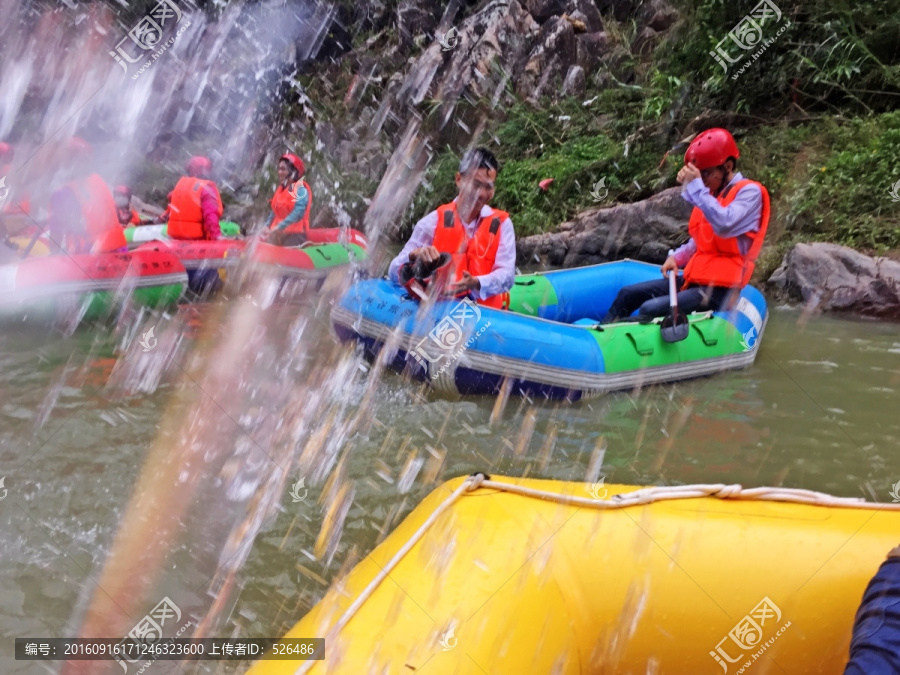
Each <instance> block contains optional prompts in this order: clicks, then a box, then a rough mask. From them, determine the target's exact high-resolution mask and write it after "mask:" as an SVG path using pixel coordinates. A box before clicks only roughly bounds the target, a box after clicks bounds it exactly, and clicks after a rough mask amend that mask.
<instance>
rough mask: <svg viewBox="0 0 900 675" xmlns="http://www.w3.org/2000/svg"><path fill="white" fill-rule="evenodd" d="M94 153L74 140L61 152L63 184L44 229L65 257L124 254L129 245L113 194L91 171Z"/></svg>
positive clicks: (84, 144)
mask: <svg viewBox="0 0 900 675" xmlns="http://www.w3.org/2000/svg"><path fill="white" fill-rule="evenodd" d="M92 163H93V149H92V148H91V146H90V144H89V143H87V142H86V141H84V140H82V139H81V138H78V137H76V136H73V137H71V138H70V139H69V140H68V141H67V143H66V145H65V147H64V149H63V160H62V169H63V173H64V177H65V178H66V179H68V180H67V182H66V184H65V185H64V186H63V187H61V188H60V189H58V190H56V191H55V192H54V193H53V194H51V195H50V212H49V218H48V221H47V227H48V230H49V231H50V235H51V237H54V238H55V239H57V243H59V244H60V245H61V246H62V248H63V249H65V251H66V252H67V253H108V252H112V251H126V250H128V244H127V242H126V241H125V234H124V232H123V231H122V227H121V226H120V225H119V219H118V216H117V215H116V203H115V200H114V199H113V195H112V191H111V190H110V189H109V186H108V185H107V184H106V181H104V180H103V178H101V177H100V175H99V174H97V173H94V172H93V171H92V170H91V165H92Z"/></svg>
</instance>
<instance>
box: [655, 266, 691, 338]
mask: <svg viewBox="0 0 900 675" xmlns="http://www.w3.org/2000/svg"><path fill="white" fill-rule="evenodd" d="M689 330H690V326H689V325H688V320H687V317H686V316H685V315H684V314H681V313H680V312H679V311H678V293H677V291H676V290H675V270H671V271H670V272H669V316H667V317H666V318H665V319H663V322H662V324H660V327H659V332H660V334H661V335H662V339H663V340H665V341H666V342H680V341H681V340H684V339H685V338H686V337H687V336H688V331H689Z"/></svg>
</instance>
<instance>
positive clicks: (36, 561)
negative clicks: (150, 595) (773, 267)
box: [0, 302, 900, 673]
mask: <svg viewBox="0 0 900 675" xmlns="http://www.w3.org/2000/svg"><path fill="white" fill-rule="evenodd" d="M269 311H270V314H269V318H268V319H267V323H266V325H267V326H268V331H269V336H267V337H264V338H263V340H269V339H271V340H274V341H275V342H277V341H278V340H282V341H284V340H288V341H290V340H294V342H296V343H297V346H298V349H299V350H300V352H302V355H303V358H302V362H303V364H305V365H304V366H303V367H300V366H297V367H294V368H292V369H289V371H290V372H284V373H283V377H282V378H281V379H280V381H279V382H276V383H275V384H276V385H277V387H278V389H279V390H280V391H282V392H284V391H287V392H288V393H289V394H290V396H291V397H293V398H294V399H295V400H294V402H295V403H299V404H300V405H301V407H302V406H303V405H304V403H305V402H304V401H303V400H302V397H303V396H308V395H309V392H310V391H314V389H312V388H311V387H312V386H313V384H315V385H316V386H318V385H319V384H321V383H312V384H311V383H310V382H308V381H305V380H304V378H319V379H322V378H323V377H324V376H323V375H322V372H323V371H317V370H314V369H313V370H310V368H309V367H308V366H309V364H315V363H316V362H328V363H329V364H332V363H337V364H338V365H339V367H344V368H346V367H347V366H348V364H349V367H350V369H351V370H352V372H353V373H354V374H353V376H350V375H347V376H346V377H345V378H344V383H345V386H342V387H338V389H337V392H338V395H339V397H340V398H341V401H340V405H342V406H343V407H344V410H343V412H341V413H340V415H339V417H340V418H341V419H345V418H347V417H348V416H351V417H352V415H353V414H355V413H357V412H359V407H360V406H361V405H362V406H364V407H365V411H364V414H363V415H362V416H361V417H363V418H364V420H365V423H364V424H357V425H356V426H355V427H354V428H352V429H351V430H350V431H349V432H348V435H347V437H346V439H345V440H344V441H342V443H341V453H342V460H341V461H339V462H338V463H337V465H336V467H335V465H334V463H333V462H332V464H331V465H329V466H330V467H331V468H330V469H329V470H328V472H327V473H328V474H329V475H332V474H333V473H334V472H335V471H337V472H339V473H340V474H341V482H342V483H343V484H345V485H347V486H348V489H349V493H345V494H344V495H343V499H344V504H345V506H347V505H349V510H348V511H347V512H346V519H345V521H344V522H343V529H342V531H341V530H340V529H338V531H336V532H331V533H330V535H329V537H326V539H328V540H329V541H330V542H331V547H330V548H329V549H328V551H327V554H326V555H324V556H322V555H320V556H316V554H315V553H314V551H315V549H316V540H317V538H318V537H319V536H320V531H321V530H322V525H323V522H324V516H323V512H324V509H325V508H327V507H328V505H329V504H325V505H324V506H323V505H321V504H319V503H318V501H317V500H318V499H319V497H320V495H321V494H322V492H323V490H324V489H326V486H327V480H326V476H324V475H317V474H316V472H315V471H313V470H308V471H307V474H308V476H307V477H306V478H305V485H304V486H303V488H302V489H301V488H297V489H296V493H297V494H298V495H301V496H303V499H302V500H298V501H295V500H294V499H293V498H292V497H291V494H290V488H291V487H292V486H293V484H295V483H296V481H297V478H298V475H297V473H296V472H294V474H293V475H292V476H291V478H290V479H289V480H288V488H287V489H286V490H285V491H284V494H283V496H282V497H280V508H279V511H278V513H277V515H276V516H275V517H274V518H271V519H269V520H268V521H267V522H266V523H265V524H264V525H263V527H262V532H261V533H260V534H259V536H257V537H256V538H255V541H254V543H253V546H252V548H250V549H249V551H248V553H247V557H246V562H245V563H244V564H243V567H242V570H241V572H240V574H239V578H238V580H237V587H238V589H239V593H238V594H236V596H235V597H236V598H237V600H236V605H235V606H234V610H233V611H232V612H230V618H229V619H228V621H227V622H226V623H224V624H222V625H221V627H220V628H219V630H218V631H217V633H216V634H219V635H233V634H234V635H242V636H250V637H269V636H277V635H280V634H282V633H283V632H284V631H285V630H287V629H288V628H289V627H290V626H291V625H293V623H295V622H296V621H297V620H298V619H299V618H300V617H301V616H302V615H303V613H304V612H305V611H306V610H307V609H309V607H311V606H312V605H313V604H314V603H315V602H316V601H317V600H318V599H319V598H321V597H322V595H323V594H324V592H325V590H326V588H327V585H328V583H329V582H330V581H331V580H332V579H334V578H335V576H336V575H338V574H339V573H340V571H341V569H342V567H343V568H344V569H346V568H347V567H349V566H351V565H352V564H354V562H355V561H358V560H359V558H360V556H363V555H365V554H366V553H367V552H369V551H370V550H371V549H372V548H373V547H374V546H375V545H376V544H377V543H378V542H379V541H380V540H381V539H382V538H383V537H384V536H385V535H386V534H387V533H388V532H389V531H390V529H391V528H392V527H393V525H394V524H396V523H397V522H398V520H399V519H401V518H402V517H403V516H404V515H406V514H407V513H408V512H409V511H410V510H411V509H412V508H413V507H414V506H415V505H416V504H417V503H418V502H419V501H420V500H421V499H422V497H423V496H424V495H425V494H427V493H428V492H429V491H430V490H432V489H433V488H434V487H435V486H436V485H437V484H439V483H440V482H441V481H443V480H446V479H449V478H451V477H454V476H459V475H462V474H468V473H471V472H473V471H487V472H491V473H494V474H504V475H513V476H524V475H528V476H533V477H546V478H554V479H561V480H570V481H585V480H588V481H595V480H597V479H598V478H599V477H600V476H602V477H604V479H605V481H606V482H607V483H629V484H638V485H650V484H681V483H701V482H702V483H714V482H726V483H731V482H735V483H741V484H743V485H745V486H758V485H783V486H788V487H796V488H808V489H814V490H821V491H825V492H830V493H832V494H835V495H840V496H854V497H866V498H867V499H869V500H872V501H883V502H884V501H886V502H890V501H891V495H890V492H889V491H890V490H891V487H892V485H893V484H894V483H896V482H898V481H900V455H898V453H897V452H896V448H897V447H898V444H900V415H898V411H897V401H898V397H897V391H898V390H900V331H898V330H897V326H896V325H894V324H886V323H877V322H870V321H860V320H852V319H840V318H831V317H814V318H810V319H807V318H805V317H802V316H801V314H800V313H799V312H798V311H796V310H793V309H789V308H775V309H774V310H773V311H772V313H771V316H770V320H769V323H768V327H767V330H766V333H765V336H764V339H763V342H762V346H761V350H760V353H759V357H758V359H757V361H756V364H755V365H754V366H752V367H751V368H749V369H746V370H744V371H739V372H731V373H724V374H720V375H717V376H714V377H709V378H705V379H700V380H695V381H689V382H683V383H679V384H674V385H667V386H657V387H650V388H646V389H643V390H641V391H633V392H624V393H617V394H613V395H608V396H606V397H603V398H599V399H595V400H592V401H584V402H580V403H577V404H555V403H551V404H548V403H541V402H535V401H525V400H521V399H511V400H510V401H509V402H508V404H507V405H506V407H505V409H503V410H495V401H494V399H489V398H481V399H467V400H446V399H440V398H435V397H434V396H432V395H431V394H430V393H428V392H427V391H425V390H423V389H422V388H421V387H419V386H417V385H415V384H412V383H409V382H407V381H405V380H404V378H403V377H401V376H400V375H397V374H394V373H384V374H382V375H375V374H373V371H372V369H371V366H369V365H365V364H364V362H363V361H362V360H361V359H360V358H359V357H358V356H356V355H353V354H352V350H350V349H345V348H339V347H336V345H335V343H334V340H333V338H332V337H331V336H330V334H329V329H328V321H327V317H328V306H327V303H318V304H316V303H313V302H306V303H301V304H299V305H289V306H284V307H278V308H275V309H271V310H269ZM185 312H187V313H188V314H189V315H190V316H189V317H188V318H187V319H185V318H184V316H181V317H180V318H181V320H182V324H181V325H182V326H188V327H193V332H192V330H187V331H186V332H185V333H184V335H183V339H182V340H181V343H180V344H179V345H177V346H176V347H177V349H175V350H174V351H173V350H170V351H169V352H168V354H170V355H172V354H176V355H180V356H178V358H180V359H183V360H185V363H186V362H187V361H188V360H190V359H191V358H197V354H201V355H202V353H203V351H204V350H207V351H208V350H210V349H212V348H213V347H212V346H210V345H209V344H207V343H205V342H203V341H197V340H196V338H195V336H194V334H195V333H196V330H195V329H196V327H197V326H202V325H203V323H204V322H205V321H206V322H208V321H213V320H218V319H216V316H217V315H216V314H215V312H214V311H213V310H212V309H210V310H203V309H193V308H188V309H187V310H182V311H181V313H180V314H182V315H183V314H184V313H185ZM177 318H179V317H176V319H177ZM298 322H299V323H302V325H303V326H305V329H304V331H303V332H302V335H300V336H299V337H298V332H297V326H298V325H299V323H298ZM163 341H164V340H163V339H161V340H160V342H161V344H162V343H163ZM120 344H121V336H114V335H112V334H111V331H110V330H109V329H100V330H89V329H80V330H78V331H76V332H75V333H74V334H73V335H72V336H70V337H63V336H62V335H60V334H58V333H54V332H52V331H48V330H47V329H45V328H41V327H36V326H28V325H21V326H12V327H4V330H3V333H2V334H0V365H2V367H0V476H6V480H5V487H4V489H5V490H6V496H5V498H3V499H2V501H0V537H2V549H0V569H2V572H3V573H2V575H0V672H3V673H44V672H50V671H48V670H47V669H45V668H44V667H43V666H40V665H38V664H36V663H29V662H16V661H14V660H13V658H12V640H11V638H13V637H27V636H32V637H39V636H40V637H47V636H66V635H71V634H72V631H73V618H72V617H73V616H74V615H75V614H76V613H77V610H78V607H79V605H80V601H79V598H80V597H81V598H83V597H85V594H86V593H88V592H89V591H93V590H94V589H95V584H96V583H97V582H98V580H99V579H100V566H101V565H102V563H103V560H104V558H105V557H106V555H107V552H108V551H109V550H110V547H111V546H112V541H113V537H114V535H115V533H116V529H117V527H118V525H119V522H120V518H121V517H122V515H123V513H124V512H125V509H126V507H127V505H128V503H129V501H130V499H131V498H132V496H133V494H134V491H135V485H136V484H137V483H138V481H139V476H140V474H141V471H142V467H143V466H144V464H145V460H146V459H147V457H148V455H149V454H150V451H151V447H153V445H154V442H157V441H158V439H157V437H158V436H159V435H160V433H161V431H160V430H161V427H162V423H163V420H164V418H165V417H166V416H167V415H169V416H171V415H173V414H175V413H174V412H173V411H178V410H179V407H178V406H179V403H178V402H179V400H180V398H182V397H185V396H187V394H188V393H189V392H188V389H189V388H190V387H189V386H187V385H186V384H185V381H184V377H183V376H182V375H181V372H180V370H179V369H177V368H175V369H172V368H170V369H156V370H154V369H152V368H150V369H147V368H144V370H139V371H134V372H137V374H138V375H140V377H141V378H144V379H147V378H149V379H151V380H152V379H154V378H159V383H158V386H155V384H154V386H147V387H145V390H146V391H143V392H142V391H136V390H135V389H136V388H135V387H132V388H131V390H130V393H129V391H128V388H127V387H126V386H124V385H123V384H122V382H123V381H124V380H123V378H122V377H118V379H117V378H116V377H114V378H113V379H112V383H113V385H114V386H111V385H110V375H111V372H112V369H113V366H114V365H115V363H116V361H117V359H118V360H121V354H120V353H119V352H117V345H120ZM279 344H282V343H279ZM132 346H133V345H132ZM257 348H258V346H257V347H254V349H257ZM173 358H174V357H173ZM247 358H248V359H249V358H250V354H249V353H248V354H247ZM336 359H337V360H336ZM336 367H337V366H336ZM134 372H132V375H133V374H134ZM347 372H348V373H349V372H350V370H348V371H347ZM376 377H377V378H378V380H379V381H378V382H377V383H376V382H373V378H376ZM125 379H127V378H125ZM117 383H118V384H117ZM148 391H149V393H147V392H148ZM367 393H368V396H367ZM231 395H232V392H230V391H222V392H218V393H215V392H214V393H213V394H212V396H213V398H216V397H220V398H221V399H222V400H223V401H224V400H225V399H227V398H229V397H230V396H231ZM310 404H311V402H310ZM185 405H188V404H185ZM225 407H227V406H225ZM492 415H493V418H494V419H492ZM232 417H234V418H235V419H236V420H238V422H239V421H240V419H239V416H238V415H234V414H233V415H232ZM44 418H45V419H44ZM41 422H43V423H41ZM238 422H235V424H237V423H238ZM418 460H423V461H421V462H420V461H418ZM420 464H421V470H419V471H418V472H417V473H415V480H414V481H413V482H412V483H410V480H409V478H410V475H411V472H410V467H414V468H415V467H418V466H419V465H420ZM404 476H405V479H404ZM332 487H333V486H332ZM3 494H4V492H3V490H0V495H3ZM331 494H332V495H333V494H334V493H333V492H332V493H331ZM348 495H349V498H348ZM216 500H217V492H216V490H215V489H212V490H207V491H205V492H204V491H200V492H198V493H197V497H196V502H194V503H192V504H191V505H190V509H186V515H185V516H184V522H185V527H186V529H187V532H188V535H187V536H186V537H182V538H181V539H179V540H178V541H177V542H175V543H173V548H174V550H173V552H172V553H171V555H170V556H168V557H167V558H166V559H165V565H164V569H162V570H161V571H160V576H161V577H164V578H165V579H166V580H167V583H168V586H167V587H170V588H176V589H180V592H182V593H186V592H187V590H186V589H191V592H193V593H195V594H196V595H197V596H202V595H203V592H204V589H205V588H206V584H207V583H208V580H209V577H210V573H211V572H212V570H211V569H210V567H209V561H208V560H207V559H206V558H208V555H206V554H204V553H202V552H201V553H196V550H195V549H196V548H198V547H199V546H200V544H198V543H197V542H199V541H202V540H203V537H204V534H203V528H204V527H205V526H206V524H208V523H213V522H214V521H215V520H216V517H217V515H216V514H217V512H218V510H219V507H218V504H217V502H216ZM332 501H333V500H332ZM191 514H193V515H191ZM332 516H334V513H333V512H332V513H330V517H332ZM210 527H211V528H212V529H214V527H213V526H212V525H210ZM164 543H165V542H148V543H147V545H148V546H156V545H159V546H162V545H164ZM323 558H330V560H329V561H328V562H327V564H326V561H325V560H323ZM169 594H170V595H172V592H169ZM160 597H161V596H160ZM156 599H158V598H156ZM82 602H83V600H82ZM154 602H155V600H154ZM152 604H153V603H152V602H151V603H149V604H148V605H147V608H148V609H149V607H150V606H152ZM189 604H190V603H189ZM200 604H202V603H200ZM311 637H312V636H311ZM170 668H171V666H170V665H166V666H159V665H158V666H155V667H154V668H153V669H151V671H150V672H170V670H169V669H170ZM202 668H203V669H204V671H205V672H234V670H233V669H224V668H219V669H218V670H217V669H216V664H214V663H212V662H206V665H204V666H202ZM116 672H118V671H116ZM176 672H193V670H192V668H185V669H183V670H179V671H176Z"/></svg>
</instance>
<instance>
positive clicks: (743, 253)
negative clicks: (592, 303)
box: [603, 129, 769, 323]
mask: <svg viewBox="0 0 900 675" xmlns="http://www.w3.org/2000/svg"><path fill="white" fill-rule="evenodd" d="M739 157H740V152H739V151H738V147H737V143H735V141H734V138H733V137H732V135H731V134H730V133H729V132H728V131H726V130H725V129H709V130H707V131H704V132H702V133H701V134H700V135H698V136H697V137H696V138H695V139H694V140H693V141H692V142H691V144H690V146H688V149H687V152H686V153H685V155H684V163H685V165H684V166H683V167H682V168H681V170H680V171H679V172H678V182H679V183H680V184H681V186H682V190H681V196H682V198H683V199H684V200H685V201H686V202H688V203H689V204H692V205H693V207H694V210H693V212H692V213H691V218H690V221H689V222H688V232H689V233H690V235H691V238H690V239H689V240H688V242H687V243H686V244H684V246H681V247H680V248H678V250H676V251H675V252H674V254H673V255H670V256H669V257H668V258H667V259H666V262H665V264H663V266H662V273H663V277H664V278H663V279H657V280H651V281H645V282H642V283H638V284H632V285H630V286H625V287H624V288H622V289H621V290H620V291H619V293H618V295H616V299H615V300H614V301H613V304H612V306H611V307H610V309H609V312H608V313H607V315H606V317H605V318H604V319H603V323H610V322H612V321H616V320H619V319H624V318H625V317H629V316H631V314H632V313H633V312H634V310H638V317H637V318H638V320H639V321H641V322H647V321H650V320H651V319H653V318H654V317H658V316H664V315H665V314H667V313H668V312H669V297H668V295H669V283H668V279H667V278H665V277H666V275H667V273H668V272H670V271H671V272H673V273H674V274H677V273H678V270H679V268H684V277H683V278H682V277H679V278H678V279H677V287H678V291H679V292H678V307H679V308H680V309H681V310H682V311H683V312H685V313H689V312H696V311H705V310H713V311H717V310H719V309H721V308H723V307H727V306H728V304H729V302H730V301H731V297H730V296H731V294H732V293H733V292H740V289H742V288H743V287H744V286H746V285H747V283H748V282H749V281H750V276H751V275H752V274H753V267H754V263H755V261H756V258H757V257H758V256H759V251H760V249H761V248H762V243H763V238H764V237H765V235H766V228H767V227H768V225H769V193H768V191H767V190H766V188H765V187H763V185H762V184H760V183H758V182H756V181H753V180H749V179H747V178H744V177H743V176H742V175H741V174H740V173H738V172H737V160H738V158H739Z"/></svg>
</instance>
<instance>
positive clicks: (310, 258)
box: [135, 227, 368, 288]
mask: <svg viewBox="0 0 900 675" xmlns="http://www.w3.org/2000/svg"><path fill="white" fill-rule="evenodd" d="M367 246H368V243H367V242H366V238H365V236H364V235H363V234H362V233H361V232H358V231H357V230H353V229H349V228H347V229H343V228H337V227H336V228H327V229H326V228H321V229H313V230H309V232H308V233H307V241H306V243H304V244H303V245H302V246H291V247H288V246H274V245H272V244H268V243H265V242H256V243H253V241H252V239H220V240H218V241H206V240H198V241H189V240H178V239H160V240H157V241H153V242H149V243H146V244H143V245H141V246H139V247H138V248H137V249H135V250H137V251H143V250H154V251H167V252H169V253H171V254H173V255H175V256H177V257H178V259H179V260H181V262H182V263H183V264H184V266H185V268H186V269H187V270H188V274H189V275H190V277H191V288H195V286H197V285H200V284H208V283H209V281H210V279H209V277H210V273H212V274H217V273H221V274H219V276H220V277H224V276H225V275H226V274H227V273H228V271H229V270H231V269H234V268H235V267H237V265H238V264H240V262H241V261H242V260H244V259H249V261H250V262H252V263H255V264H256V265H258V266H262V267H263V268H268V269H269V270H271V271H273V272H275V273H277V274H279V275H280V276H281V277H282V278H284V279H296V278H299V279H320V278H324V277H325V276H326V275H327V274H328V273H329V272H330V271H332V270H333V269H335V268H338V267H342V266H345V265H349V264H350V263H351V262H358V261H361V260H365V258H366V255H367V253H366V248H367Z"/></svg>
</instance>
